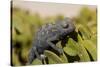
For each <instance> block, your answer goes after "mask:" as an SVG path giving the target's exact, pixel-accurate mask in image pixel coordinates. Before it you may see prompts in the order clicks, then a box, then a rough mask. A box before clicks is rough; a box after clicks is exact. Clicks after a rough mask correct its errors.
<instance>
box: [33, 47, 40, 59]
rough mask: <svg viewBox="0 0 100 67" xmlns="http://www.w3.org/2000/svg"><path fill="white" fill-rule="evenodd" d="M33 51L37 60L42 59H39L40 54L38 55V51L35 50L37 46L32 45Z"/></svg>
mask: <svg viewBox="0 0 100 67" xmlns="http://www.w3.org/2000/svg"><path fill="white" fill-rule="evenodd" d="M33 51H34V53H35V55H36V57H37V58H38V59H39V60H42V59H41V56H40V55H39V53H38V52H37V48H36V47H33Z"/></svg>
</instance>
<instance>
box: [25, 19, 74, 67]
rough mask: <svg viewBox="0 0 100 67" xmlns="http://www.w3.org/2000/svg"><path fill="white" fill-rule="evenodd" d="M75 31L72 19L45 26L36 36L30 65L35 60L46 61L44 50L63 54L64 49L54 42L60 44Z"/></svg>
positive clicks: (29, 60)
mask: <svg viewBox="0 0 100 67" xmlns="http://www.w3.org/2000/svg"><path fill="white" fill-rule="evenodd" d="M74 30H75V26H74V24H73V21H72V20H71V19H70V18H65V19H64V20H57V21H55V24H53V23H48V24H45V25H43V26H42V27H41V28H40V29H39V30H38V31H37V34H36V35H35V40H34V42H33V43H32V48H31V50H30V52H29V56H28V63H27V64H28V65H29V64H31V63H32V61H33V60H34V59H35V58H38V59H39V60H42V59H44V56H45V55H43V53H44V50H48V48H49V47H51V48H52V49H54V50H56V51H57V52H58V53H59V54H62V53H63V49H61V48H58V47H56V44H55V43H53V42H54V41H56V42H58V41H60V40H62V39H63V37H65V36H67V35H69V34H70V33H71V32H73V31H74Z"/></svg>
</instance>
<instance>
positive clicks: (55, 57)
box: [44, 50, 63, 63]
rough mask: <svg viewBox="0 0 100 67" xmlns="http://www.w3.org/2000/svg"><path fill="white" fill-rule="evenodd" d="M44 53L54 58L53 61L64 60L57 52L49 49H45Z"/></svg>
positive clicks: (60, 61) (61, 61) (59, 61)
mask: <svg viewBox="0 0 100 67" xmlns="http://www.w3.org/2000/svg"><path fill="white" fill-rule="evenodd" d="M44 54H45V55H46V56H47V57H48V58H50V59H52V60H53V61H55V63H63V60H62V59H61V58H60V57H59V56H57V55H56V54H55V53H53V52H51V51H48V50H45V52H44Z"/></svg>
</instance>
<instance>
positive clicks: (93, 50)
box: [83, 40, 97, 61]
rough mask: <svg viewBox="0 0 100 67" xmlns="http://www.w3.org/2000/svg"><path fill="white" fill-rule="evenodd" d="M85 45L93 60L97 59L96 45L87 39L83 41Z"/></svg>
mask: <svg viewBox="0 0 100 67" xmlns="http://www.w3.org/2000/svg"><path fill="white" fill-rule="evenodd" d="M83 46H84V47H85V48H86V49H87V50H88V51H89V53H90V54H91V56H92V58H93V60H95V61H96V60H97V49H96V45H94V44H93V43H92V42H91V41H90V40H85V41H84V42H83Z"/></svg>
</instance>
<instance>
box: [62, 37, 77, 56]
mask: <svg viewBox="0 0 100 67" xmlns="http://www.w3.org/2000/svg"><path fill="white" fill-rule="evenodd" d="M63 49H64V51H65V52H66V53H67V54H68V55H70V56H76V55H77V54H78V53H77V47H76V45H75V43H74V41H73V40H72V39H71V38H69V40H68V44H67V45H66V47H64V48H63Z"/></svg>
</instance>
